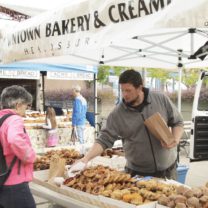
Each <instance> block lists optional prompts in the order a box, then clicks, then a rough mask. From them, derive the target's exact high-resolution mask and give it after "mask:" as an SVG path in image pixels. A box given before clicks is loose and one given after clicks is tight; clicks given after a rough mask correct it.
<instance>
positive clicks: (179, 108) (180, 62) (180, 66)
mask: <svg viewBox="0 0 208 208" xmlns="http://www.w3.org/2000/svg"><path fill="white" fill-rule="evenodd" d="M181 54H182V50H181V49H179V50H178V73H179V80H178V111H179V112H180V113H181V83H182V68H183V64H182V56H181Z"/></svg>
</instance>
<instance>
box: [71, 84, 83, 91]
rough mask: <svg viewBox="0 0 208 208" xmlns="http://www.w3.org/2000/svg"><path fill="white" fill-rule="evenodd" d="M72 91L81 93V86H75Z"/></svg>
mask: <svg viewBox="0 0 208 208" xmlns="http://www.w3.org/2000/svg"><path fill="white" fill-rule="evenodd" d="M72 90H73V91H75V92H81V87H80V86H79V85H75V86H73V87H72Z"/></svg>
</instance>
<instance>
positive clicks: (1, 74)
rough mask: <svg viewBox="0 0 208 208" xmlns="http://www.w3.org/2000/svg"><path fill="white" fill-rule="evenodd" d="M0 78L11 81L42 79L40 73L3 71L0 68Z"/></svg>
mask: <svg viewBox="0 0 208 208" xmlns="http://www.w3.org/2000/svg"><path fill="white" fill-rule="evenodd" d="M0 78H11V79H40V72H39V71H26V70H14V71H13V70H3V69H1V67H0Z"/></svg>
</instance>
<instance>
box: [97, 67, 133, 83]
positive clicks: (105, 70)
mask: <svg viewBox="0 0 208 208" xmlns="http://www.w3.org/2000/svg"><path fill="white" fill-rule="evenodd" d="M126 69H130V67H123V66H106V65H100V66H99V67H98V76H97V77H98V81H99V82H100V83H102V84H107V83H108V77H109V75H110V71H112V72H113V75H116V76H119V75H120V74H121V73H122V72H123V71H124V70H126Z"/></svg>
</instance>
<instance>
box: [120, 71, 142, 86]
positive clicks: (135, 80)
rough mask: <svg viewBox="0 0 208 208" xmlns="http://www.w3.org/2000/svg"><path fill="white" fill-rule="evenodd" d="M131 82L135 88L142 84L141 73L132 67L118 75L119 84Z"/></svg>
mask: <svg viewBox="0 0 208 208" xmlns="http://www.w3.org/2000/svg"><path fill="white" fill-rule="evenodd" d="M127 83H129V84H132V85H133V86H134V87H135V88H138V87H139V86H140V85H143V81H142V77H141V74H140V73H139V72H138V71H135V70H134V69H130V70H126V71H124V72H123V73H122V74H121V75H120V77H119V84H127Z"/></svg>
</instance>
